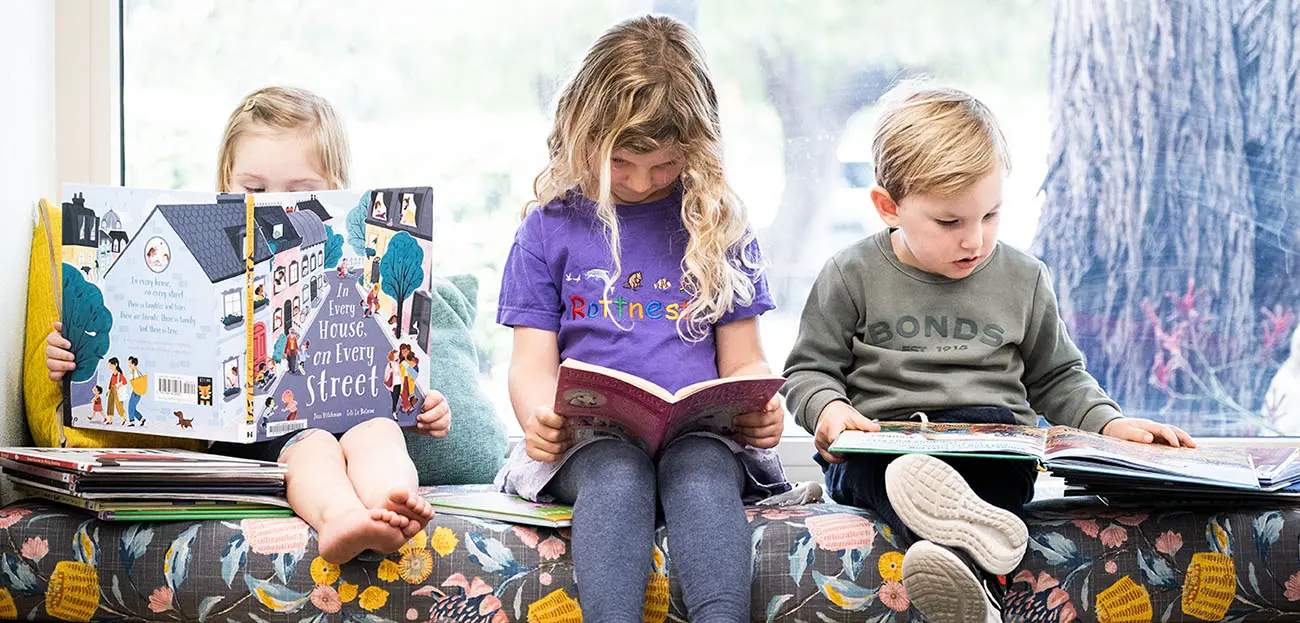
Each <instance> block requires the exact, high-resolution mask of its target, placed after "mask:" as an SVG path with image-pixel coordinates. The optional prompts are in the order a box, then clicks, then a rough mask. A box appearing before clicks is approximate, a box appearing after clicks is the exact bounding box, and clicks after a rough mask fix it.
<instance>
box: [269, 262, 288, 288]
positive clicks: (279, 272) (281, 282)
mask: <svg viewBox="0 0 1300 623" xmlns="http://www.w3.org/2000/svg"><path fill="white" fill-rule="evenodd" d="M272 280H273V281H274V282H275V293H276V294H279V293H280V292H281V291H283V290H284V288H285V286H287V285H289V284H288V273H287V272H286V271H285V270H284V267H283V266H276V267H275V276H274V278H273V279H272Z"/></svg>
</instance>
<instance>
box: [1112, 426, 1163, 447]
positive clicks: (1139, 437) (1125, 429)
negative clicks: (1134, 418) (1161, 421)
mask: <svg viewBox="0 0 1300 623" xmlns="http://www.w3.org/2000/svg"><path fill="white" fill-rule="evenodd" d="M1115 432H1116V433H1117V434H1116V435H1115V436H1116V437H1119V438H1120V439H1125V440H1128V441H1136V442H1137V443H1151V442H1152V441H1155V435H1152V434H1151V433H1149V432H1147V431H1145V430H1142V428H1140V427H1138V426H1135V425H1133V424H1131V423H1129V422H1124V423H1123V424H1121V428H1120V429H1119V430H1118V431H1115Z"/></svg>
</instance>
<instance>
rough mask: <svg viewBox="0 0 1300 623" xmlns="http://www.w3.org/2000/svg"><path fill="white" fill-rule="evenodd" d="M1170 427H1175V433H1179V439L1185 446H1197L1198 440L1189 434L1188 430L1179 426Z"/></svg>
mask: <svg viewBox="0 0 1300 623" xmlns="http://www.w3.org/2000/svg"><path fill="white" fill-rule="evenodd" d="M1169 428H1172V429H1174V434H1176V435H1178V441H1179V442H1181V443H1182V444H1183V445H1184V446H1187V447H1188V448H1195V447H1196V440H1194V439H1192V436H1191V435H1188V434H1187V432H1186V431H1184V430H1183V429H1181V428H1178V427H1177V426H1170V427H1169Z"/></svg>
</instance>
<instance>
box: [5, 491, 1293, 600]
mask: <svg viewBox="0 0 1300 623" xmlns="http://www.w3.org/2000/svg"><path fill="white" fill-rule="evenodd" d="M748 513H749V518H750V521H751V525H752V526H753V529H754V533H753V544H754V552H755V556H754V574H755V584H754V596H753V608H752V613H753V619H754V620H755V621H912V620H920V615H919V614H917V612H916V611H915V610H914V609H909V602H908V599H907V595H906V591H904V590H903V587H902V585H901V584H900V583H899V578H900V573H901V571H900V566H901V563H902V552H901V551H899V549H898V547H897V546H896V544H895V543H896V541H895V539H894V535H892V534H891V533H890V532H889V530H888V528H886V527H885V526H884V525H883V524H882V523H881V522H879V521H878V520H877V519H876V518H875V517H874V516H873V515H872V514H870V513H868V512H866V511H861V510H858V509H852V508H848V507H843V506H837V505H833V504H817V505H809V506H803V507H794V508H762V509H760V508H751V509H749V511H748ZM0 533H2V534H0V586H3V588H0V619H13V618H21V619H31V620H66V621H87V620H92V619H94V620H117V619H122V618H125V619H130V620H159V621H220V622H223V623H224V622H226V621H295V622H297V621H304V622H313V623H315V622H324V621H435V620H436V621H442V622H448V621H455V622H462V621H463V622H490V623H502V622H506V621H539V622H561V621H564V622H567V621H579V620H581V618H580V614H579V611H578V608H577V603H576V601H575V600H576V599H577V598H578V592H577V590H576V588H575V586H574V581H573V568H572V565H571V563H570V559H569V556H568V549H569V533H568V531H567V530H549V529H535V528H527V527H521V526H511V525H507V524H502V523H497V522H491V521H480V520H475V519H468V518H464V517H454V516H450V515H439V516H438V517H437V518H435V520H434V522H433V523H432V524H431V525H430V526H429V528H428V529H426V530H425V531H424V532H422V533H420V534H418V535H416V537H415V538H413V539H412V540H411V542H409V543H408V544H407V545H406V547H404V548H403V550H402V551H401V552H398V553H396V554H393V555H390V556H385V557H379V556H373V557H370V558H368V559H365V560H357V561H354V562H352V563H349V564H347V565H344V566H343V567H342V568H339V567H337V566H334V565H330V564H327V563H325V562H324V561H323V560H321V559H320V558H318V557H317V556H316V544H315V535H314V533H313V532H312V530H311V529H310V528H308V527H307V525H306V524H304V523H303V522H302V521H300V520H298V519H296V518H291V519H250V520H243V521H200V522H155V523H126V522H117V523H107V522H100V521H95V520H90V519H88V518H87V516H85V515H82V514H80V513H79V512H77V511H75V510H70V509H66V508H62V507H57V506H49V505H45V504H40V503H36V502H30V501H28V502H19V503H17V504H14V505H11V506H9V507H8V508H6V509H4V510H0ZM1031 536H1032V541H1031V543H1030V551H1029V553H1028V555H1027V556H1026V557H1025V561H1024V563H1023V564H1022V568H1021V569H1020V570H1018V571H1017V572H1016V573H1014V574H1012V575H1011V576H1009V577H1008V578H1007V580H1008V584H1009V597H1008V606H1009V607H1008V620H1009V621H1026V622H1032V623H1039V622H1047V621H1050V622H1053V623H1058V622H1059V623H1069V622H1070V621H1093V620H1104V621H1152V620H1156V621H1172V620H1223V619H1226V620H1278V621H1281V620H1300V603H1298V600H1300V552H1297V539H1298V538H1300V509H1285V510H1281V509H1274V510H1264V509H1261V510H1243V509H1239V510H1235V511H1233V512H1230V513H1213V512H1206V511H1190V510H1187V511H1184V510H1176V511H1161V512H1154V511H1152V512H1149V511H1131V512H1125V511H1116V510H1110V509H1106V508H1105V507H1096V506H1087V505H1081V504H1078V503H1074V504H1070V503H1061V504H1054V505H1044V504H1039V505H1037V506H1036V507H1035V517H1034V519H1033V521H1031ZM654 567H655V568H654V573H653V574H652V576H651V580H650V584H649V587H648V591H647V592H648V598H647V601H646V609H645V616H646V620H647V621H657V622H658V621H665V620H674V621H679V620H684V619H685V611H684V608H683V606H682V603H681V594H680V589H679V587H678V586H677V584H676V582H675V581H670V579H669V578H671V576H672V573H671V571H672V561H671V557H670V556H669V555H668V552H667V550H666V543H665V534H664V533H663V532H662V531H660V533H659V535H658V538H657V542H656V544H655V553H654Z"/></svg>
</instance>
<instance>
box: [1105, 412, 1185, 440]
mask: <svg viewBox="0 0 1300 623" xmlns="http://www.w3.org/2000/svg"><path fill="white" fill-rule="evenodd" d="M1101 434H1103V435H1105V436H1107V437H1114V438H1116V439H1124V440H1127V441H1136V442H1138V443H1155V442H1157V441H1160V442H1164V443H1165V444H1167V445H1170V446H1173V447H1175V448H1177V447H1179V446H1186V447H1188V448H1195V447H1196V442H1195V441H1192V436H1191V435H1188V434H1187V433H1185V432H1183V429H1181V428H1178V427H1177V426H1170V425H1168V424H1161V423H1159V422H1152V421H1151V420H1144V419H1141V418H1130V417H1122V418H1116V419H1114V420H1111V421H1110V422H1109V423H1107V424H1106V426H1105V427H1103V428H1102V429H1101Z"/></svg>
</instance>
